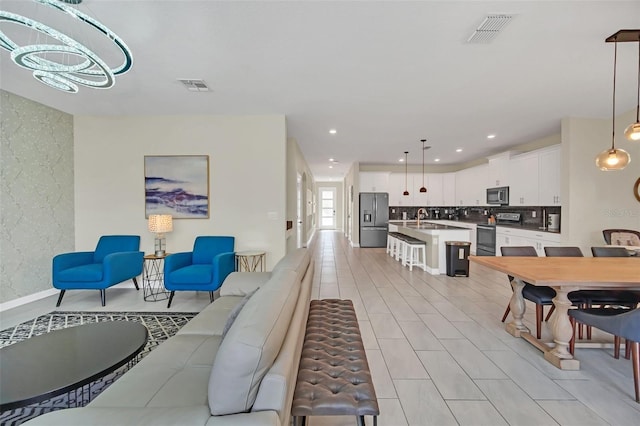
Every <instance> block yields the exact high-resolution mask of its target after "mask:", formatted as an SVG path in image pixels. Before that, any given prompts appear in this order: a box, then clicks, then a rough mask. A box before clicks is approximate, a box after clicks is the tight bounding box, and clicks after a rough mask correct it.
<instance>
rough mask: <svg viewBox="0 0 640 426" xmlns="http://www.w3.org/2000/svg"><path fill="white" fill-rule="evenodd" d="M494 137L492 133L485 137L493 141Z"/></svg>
mask: <svg viewBox="0 0 640 426" xmlns="http://www.w3.org/2000/svg"><path fill="white" fill-rule="evenodd" d="M495 137H496V135H494V134H493V133H492V134H490V135H487V139H493V138H495Z"/></svg>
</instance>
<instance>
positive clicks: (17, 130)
mask: <svg viewBox="0 0 640 426" xmlns="http://www.w3.org/2000/svg"><path fill="white" fill-rule="evenodd" d="M0 171H1V172H0V173H1V175H0V229H1V230H2V232H1V233H0V304H2V303H7V302H10V301H13V300H16V299H19V298H23V297H28V296H30V295H32V294H34V293H37V292H40V291H43V290H51V288H52V287H51V259H52V258H53V256H54V255H55V254H57V253H61V252H65V251H71V250H73V246H74V226H73V222H74V211H73V117H72V116H71V115H69V114H65V113H63V112H60V111H58V110H55V109H53V108H49V107H46V106H44V105H42V104H39V103H36V102H33V101H30V100H28V99H25V98H22V97H19V96H16V95H13V94H10V93H9V92H5V91H2V90H0Z"/></svg>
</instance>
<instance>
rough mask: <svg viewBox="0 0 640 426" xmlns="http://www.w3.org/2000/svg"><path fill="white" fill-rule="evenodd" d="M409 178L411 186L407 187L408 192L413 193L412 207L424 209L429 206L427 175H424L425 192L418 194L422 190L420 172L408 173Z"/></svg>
mask: <svg viewBox="0 0 640 426" xmlns="http://www.w3.org/2000/svg"><path fill="white" fill-rule="evenodd" d="M409 177H410V178H412V182H413V185H411V186H410V187H409V192H413V194H411V195H413V203H414V204H413V205H414V206H418V207H425V206H428V205H429V182H428V178H427V174H426V173H425V174H424V186H425V188H427V192H420V188H422V172H420V173H409Z"/></svg>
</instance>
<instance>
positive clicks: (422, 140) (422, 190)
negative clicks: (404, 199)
mask: <svg viewBox="0 0 640 426" xmlns="http://www.w3.org/2000/svg"><path fill="white" fill-rule="evenodd" d="M426 141H427V140H426V139H421V140H420V142H422V188H420V192H427V187H426V186H424V143H425V142H426Z"/></svg>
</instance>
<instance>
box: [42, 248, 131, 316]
mask: <svg viewBox="0 0 640 426" xmlns="http://www.w3.org/2000/svg"><path fill="white" fill-rule="evenodd" d="M143 258H144V253H143V252H141V251H140V236H139V235H103V236H102V237H100V239H99V240H98V244H97V245H96V249H95V250H94V251H83V252H72V253H63V254H59V255H57V256H55V257H54V258H53V268H52V281H53V286H54V287H55V288H57V289H59V290H60V295H59V296H58V302H57V303H56V306H60V303H62V297H63V296H64V294H65V292H66V291H67V290H100V300H101V302H102V306H105V303H106V300H105V299H106V289H107V288H108V287H111V286H113V285H116V284H118V283H121V282H122V281H126V280H129V279H130V280H132V281H133V284H134V285H135V287H136V290H139V287H138V281H137V280H136V277H137V276H138V275H140V274H142V262H143Z"/></svg>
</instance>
